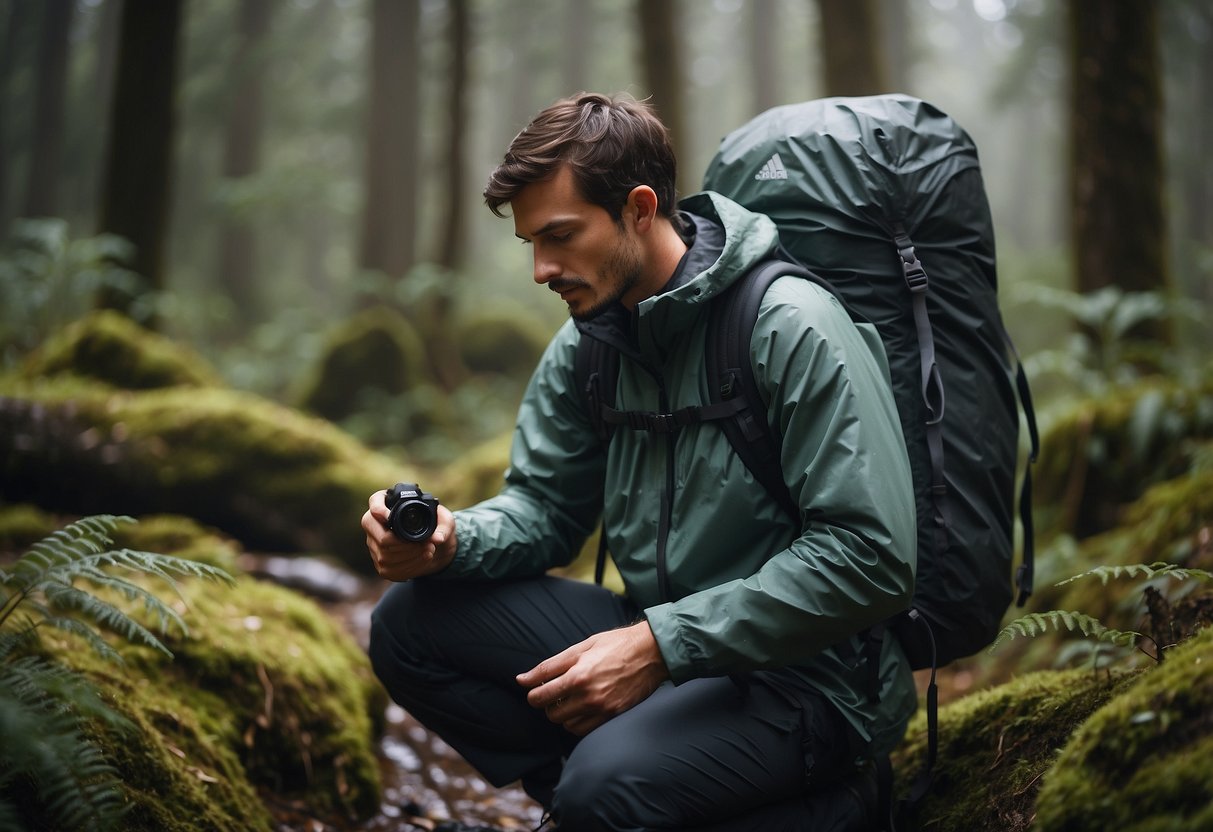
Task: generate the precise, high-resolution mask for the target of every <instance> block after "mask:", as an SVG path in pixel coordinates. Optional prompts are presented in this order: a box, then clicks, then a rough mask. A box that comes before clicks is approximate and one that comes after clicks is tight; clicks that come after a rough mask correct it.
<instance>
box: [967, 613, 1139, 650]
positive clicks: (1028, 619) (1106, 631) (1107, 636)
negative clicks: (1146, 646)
mask: <svg viewBox="0 0 1213 832" xmlns="http://www.w3.org/2000/svg"><path fill="white" fill-rule="evenodd" d="M1063 627H1064V628H1065V629H1067V630H1069V631H1070V632H1074V631H1075V630H1077V631H1079V632H1081V633H1082V634H1083V635H1084V636H1087V637H1088V638H1095V639H1097V640H1098V641H1106V642H1110V643H1112V644H1118V645H1120V646H1122V647H1132V646H1133V644H1134V642H1135V641H1136V640H1137V638H1138V637H1139V636H1140V635H1141V633H1137V632H1133V631H1132V630H1114V629H1112V628H1111V627H1106V626H1104V625H1103V624H1102V623H1101V622H1100V621H1099V620H1098V619H1096V618H1092V617H1091V616H1089V615H1084V614H1082V613H1080V612H1072V611H1069V610H1050V611H1049V612H1033V613H1028V614H1027V615H1025V616H1022V617H1020V618H1017V619H1015V620H1014V621H1012V622H1011V623H1010V624H1008V625H1007V626H1005V627H1003V628H1002V630H1001V632H999V633H998V638H996V639H994V643H993V644H991V645H990V647H989V651H990V652H993V651H994V649H995V648H996V647H998V645H999V644H1001V643H1002V642H1004V641H1010V640H1011V639H1013V638H1016V637H1018V636H1023V637H1025V638H1027V637H1034V636H1038V635H1041V634H1042V633H1047V632H1048V631H1049V630H1050V629H1052V630H1057V631H1060V630H1061V629H1062V628H1063Z"/></svg>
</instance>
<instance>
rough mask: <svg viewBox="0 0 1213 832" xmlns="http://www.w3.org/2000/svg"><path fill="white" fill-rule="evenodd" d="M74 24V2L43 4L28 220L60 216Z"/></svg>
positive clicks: (26, 208) (27, 190)
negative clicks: (70, 32) (65, 104)
mask: <svg viewBox="0 0 1213 832" xmlns="http://www.w3.org/2000/svg"><path fill="white" fill-rule="evenodd" d="M71 22H72V0H44V3H43V6H42V29H41V32H40V34H39V43H38V67H37V74H36V78H37V82H36V85H37V86H36V92H35V95H34V133H33V137H32V139H33V140H32V144H31V147H30V166H29V172H28V178H27V179H26V188H25V203H24V211H23V213H24V214H25V216H27V217H53V216H56V215H57V214H58V213H59V183H60V165H61V163H62V160H63V127H64V119H63V102H64V100H65V98H66V95H67V56H68V38H67V36H68V30H69V29H70V27H71Z"/></svg>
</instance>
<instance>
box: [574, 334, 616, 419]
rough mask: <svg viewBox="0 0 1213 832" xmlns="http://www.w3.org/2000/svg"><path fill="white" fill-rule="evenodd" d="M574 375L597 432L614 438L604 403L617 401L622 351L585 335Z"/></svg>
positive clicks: (579, 342) (579, 341)
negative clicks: (604, 413) (620, 353)
mask: <svg viewBox="0 0 1213 832" xmlns="http://www.w3.org/2000/svg"><path fill="white" fill-rule="evenodd" d="M573 379H574V381H575V383H576V389H577V392H578V393H579V394H580V396H581V401H582V403H583V404H584V405H585V410H586V415H587V416H588V417H589V420H590V424H591V425H592V426H593V428H594V433H595V434H597V436H598V438H599V439H600V440H601V441H602V442H604V443H605V442H610V441H611V434H612V433H613V428H612V426H611V425H609V424H607V423H606V421H605V420H604V419H603V418H602V413H603V407H607V408H612V407H613V406H614V404H615V387H616V385H617V383H618V381H619V351H618V350H616V349H615V348H614V347H611V346H610V345H608V344H606V343H605V342H603V341H600V340H598V339H597V338H591V337H589V336H586V335H582V336H581V338H580V339H579V340H578V341H577V352H576V354H575V355H574V358H573Z"/></svg>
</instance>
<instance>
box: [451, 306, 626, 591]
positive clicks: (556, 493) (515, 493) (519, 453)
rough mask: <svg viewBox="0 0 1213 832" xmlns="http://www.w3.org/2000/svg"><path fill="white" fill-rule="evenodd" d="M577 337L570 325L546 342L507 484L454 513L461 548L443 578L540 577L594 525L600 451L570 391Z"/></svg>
mask: <svg viewBox="0 0 1213 832" xmlns="http://www.w3.org/2000/svg"><path fill="white" fill-rule="evenodd" d="M577 339H578V335H577V331H576V329H575V328H574V327H573V326H572V325H571V322H568V323H566V324H565V326H564V327H562V328H561V330H560V331H559V332H558V333H557V334H556V336H555V337H554V338H553V339H552V342H551V343H550V344H549V345H548V347H547V350H546V351H545V352H544V355H543V357H542V358H541V359H540V361H539V365H538V367H537V368H536V369H535V372H534V374H533V375H532V376H531V380H530V383H529V384H528V385H527V389H526V393H525V394H524V395H523V400H522V404H521V405H520V407H519V410H518V419H517V422H516V424H515V427H514V437H513V442H512V444H511V447H510V465H509V468H508V469H507V471H506V474H505V485H504V487H503V488H502V490H501V491H500V492H499V493H498V494H497V495H496V496H495V497H492V498H490V499H488V500H485V501H484V502H481V503H478V504H477V505H475V506H472V507H471V508H468V509H463V510H460V511H457V512H455V527H456V535H457V539H458V550H457V552H456V554H455V559H454V560H453V561H452V562H451V564H450V565H449V566H448V567H447V568H446V569H445V570H443V571H442V573H440V576H441V577H443V578H477V579H487V578H503V577H517V576H522V575H536V574H540V573H542V572H544V571H545V570H547V569H548V568H550V567H553V566H563V565H565V564H568V563H569V562H571V561H572V560H573V558H574V557H575V556H576V555H577V553H578V552H579V551H580V549H581V547H582V545H583V544H584V543H585V540H586V538H587V537H588V536H589V534H590V532H591V531H592V530H593V528H594V525H595V523H596V522H597V519H598V517H599V515H600V513H601V509H602V479H603V469H604V466H605V454H604V451H603V449H602V447H601V444H600V442H599V440H598V438H597V437H596V436H595V435H594V433H593V431H592V429H591V427H590V424H589V420H588V418H587V417H586V414H585V410H584V406H583V404H582V401H581V397H580V396H579V395H578V394H577V393H576V391H575V389H574V388H575V383H574V380H573V357H574V354H575V352H576V345H577ZM436 577H437V576H436Z"/></svg>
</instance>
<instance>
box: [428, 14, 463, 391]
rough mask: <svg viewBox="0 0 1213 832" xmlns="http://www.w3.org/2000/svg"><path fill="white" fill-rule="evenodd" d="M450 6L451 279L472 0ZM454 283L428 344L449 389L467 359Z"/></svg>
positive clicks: (458, 235)
mask: <svg viewBox="0 0 1213 832" xmlns="http://www.w3.org/2000/svg"><path fill="white" fill-rule="evenodd" d="M447 8H448V9H449V12H450V21H449V25H450V35H449V42H450V55H451V68H450V87H449V92H448V94H447V105H448V115H449V120H448V122H447V144H446V147H447V159H446V187H445V189H444V190H445V191H446V200H447V202H446V216H445V218H444V219H443V221H442V222H441V223H440V227H439V232H438V233H439V234H440V239H441V243H440V244H439V251H438V258H437V259H438V264H439V265H440V266H442V267H443V268H445V269H447V270H448V274H449V278H448V279H449V280H450V281H454V280H456V279H457V275H456V274H455V272H456V271H457V270H458V268H459V266H460V265H461V264H462V262H463V260H464V259H465V258H464V255H465V253H466V252H465V248H466V246H465V245H464V240H465V239H466V235H465V234H464V230H465V228H466V226H467V216H466V214H467V199H466V191H467V188H468V185H467V177H466V175H465V174H466V168H465V163H466V162H465V159H464V155H465V153H464V149H465V147H466V145H467V141H466V139H467V133H468V124H467V97H468V56H469V54H470V51H471V47H472V43H471V19H470V17H471V16H470V14H469V10H468V0H449V2H448V3H447ZM453 299H454V290H453V286H452V285H451V284H450V283H448V285H447V287H446V288H445V290H444V291H443V292H442V293H441V294H440V295H439V296H438V297H437V298H436V299H435V308H434V314H433V318H432V320H430V321H429V322H428V324H427V326H426V330H427V333H426V344H427V352H428V354H429V362H430V366H431V368H432V369H433V372H434V376H435V378H437V379H438V380H439V382H440V383H441V384H442V385H443V386H444V387H445V388H446V389H448V390H453V389H455V388H456V387H457V386H458V385H459V383H460V382H461V381H462V380H463V377H464V370H463V363H462V362H461V361H460V360H459V350H458V348H457V346H456V345H455V343H454V341H453V340H452V338H451V333H452V332H453V327H451V326H450V319H451V308H452V305H453V303H452V301H453Z"/></svg>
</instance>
